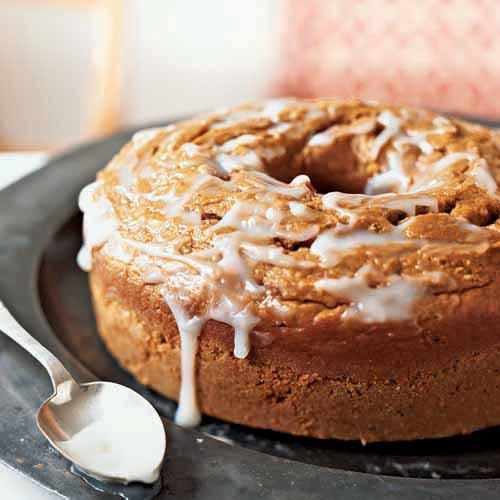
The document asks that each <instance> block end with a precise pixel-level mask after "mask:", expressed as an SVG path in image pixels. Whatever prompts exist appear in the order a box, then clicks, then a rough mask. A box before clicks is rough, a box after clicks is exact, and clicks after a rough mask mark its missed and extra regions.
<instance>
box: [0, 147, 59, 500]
mask: <svg viewBox="0 0 500 500" xmlns="http://www.w3.org/2000/svg"><path fill="white" fill-rule="evenodd" d="M44 161H45V155H44V154H43V153H34V154H16V153H12V154H11V153H9V154H0V188H3V187H4V186H6V185H7V184H9V183H11V182H14V181H15V180H16V179H19V178H20V177H22V176H23V175H26V174H28V173H29V172H32V171H33V170H35V169H37V168H40V167H41V166H42V165H43V163H44ZM33 425H36V424H35V422H33ZM0 498H1V499H2V500H49V499H55V498H60V497H59V496H58V495H55V494H53V493H49V492H48V491H46V490H45V489H43V488H41V487H40V486H38V485H37V484H35V483H34V482H32V481H30V480H29V479H27V478H26V477H24V476H22V475H21V474H19V473H18V472H15V471H13V470H11V469H9V468H8V467H6V466H4V465H2V464H0Z"/></svg>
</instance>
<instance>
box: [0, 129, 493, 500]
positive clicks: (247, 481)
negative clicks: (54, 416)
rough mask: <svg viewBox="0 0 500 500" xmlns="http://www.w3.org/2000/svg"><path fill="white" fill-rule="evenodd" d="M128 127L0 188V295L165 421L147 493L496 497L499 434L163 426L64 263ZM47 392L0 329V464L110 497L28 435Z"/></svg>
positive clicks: (69, 263) (210, 422)
mask: <svg viewBox="0 0 500 500" xmlns="http://www.w3.org/2000/svg"><path fill="white" fill-rule="evenodd" d="M491 125H495V126H498V124H491ZM131 133H132V131H127V132H124V133H121V134H118V135H115V136H113V137H111V138H109V139H105V140H102V141H99V142H95V143H92V144H89V145H87V146H84V147H81V148H79V149H77V150H74V151H72V152H69V153H67V154H65V155H63V156H60V157H58V158H56V159H54V160H52V161H51V162H50V164H49V165H48V166H47V167H45V168H44V169H42V170H41V171H39V172H36V173H34V174H32V175H30V176H29V177H26V178H24V179H22V180H21V181H19V182H18V183H16V184H15V185H13V186H10V187H8V188H7V189H5V190H4V191H3V192H2V193H1V194H0V298H1V299H2V300H3V301H4V302H5V303H6V305H7V306H8V307H10V308H11V310H12V311H13V313H14V314H15V315H16V317H17V318H18V319H19V320H20V321H21V323H23V325H24V326H25V327H26V328H27V329H28V330H29V331H30V332H32V333H33V334H34V335H35V336H36V337H37V338H38V339H39V340H40V341H41V342H42V343H44V344H45V345H46V346H47V347H48V348H50V349H51V350H52V351H53V352H54V353H55V354H56V355H57V356H59V357H60V358H61V360H62V361H63V362H64V363H65V364H66V365H67V366H68V367H69V368H70V370H71V371H72V372H73V373H74V374H75V376H76V377H77V378H78V379H79V380H80V381H86V380H91V379H93V378H95V377H98V378H101V379H105V380H112V381H117V382H120V383H124V384H126V385H129V386H131V387H133V388H134V389H136V390H138V391H140V392H141V393H142V394H144V395H145V396H146V397H147V398H148V399H149V400H150V401H151V402H152V403H153V404H154V405H155V406H156V407H157V409H158V410H159V411H160V413H161V414H162V415H163V416H164V417H165V425H166V430H167V436H168V437H167V439H168V451H167V454H168V458H167V460H166V462H165V466H164V469H163V481H164V488H163V490H162V492H161V493H160V496H159V498H165V499H166V498H180V499H184V498H185V499H190V498H199V499H206V500H209V499H212V498H213V499H226V498H228V499H233V498H236V497H239V498H240V499H241V500H246V499H254V498H273V499H290V500H293V499H306V498H307V499H310V498H342V499H346V500H357V499H360V500H361V499H363V500H364V499H370V500H378V499H384V500H389V499H396V498H398V499H408V500H410V499H412V500H421V499H422V500H423V499H430V498H432V499H467V500H469V499H476V498H477V499H481V500H483V499H485V500H487V499H490V498H491V499H493V498H495V499H497V498H498V497H499V495H500V429H490V430H486V431H482V432H477V433H475V434H473V435H471V436H463V437H456V438H450V439H440V440H432V441H421V442H417V443H395V444H385V445H382V444H378V445H368V446H366V447H362V446H361V445H359V444H357V443H344V442H339V441H335V440H331V441H320V440H313V439H299V438H295V437H290V436H286V435H282V434H278V433H273V432H266V431H257V430H254V429H249V428H247V427H242V426H237V425H232V424H227V423H224V422H221V421H218V420H215V419H209V418H206V419H204V421H203V423H202V425H201V427H200V429H198V430H197V431H194V430H185V429H181V428H179V427H177V426H176V425H174V424H173V423H172V422H171V421H170V418H171V417H172V415H173V412H174V410H175V403H173V402H172V401H169V400H167V399H165V398H163V397H161V396H158V395H156V394H154V393H153V392H151V391H148V390H147V389H145V388H143V387H141V386H140V385H138V384H136V382H135V381H134V380H133V379H132V377H130V376H129V375H128V374H127V373H125V372H124V371H123V370H121V369H120V367H119V366H118V365H117V364H116V363H115V362H114V361H113V359H112V358H111V357H110V356H109V355H108V354H107V352H106V351H105V349H104V347H103V346H102V344H101V342H100V340H99V338H98V336H97V334H96V331H95V324H94V319H93V315H92V309H91V305H90V297H89V292H88V288H87V284H86V276H85V275H84V273H82V272H80V271H79V270H78V269H77V267H76V265H75V255H76V252H77V250H78V248H79V246H80V243H81V238H80V231H81V218H80V216H79V215H78V210H77V207H76V200H77V197H78V193H79V191H80V189H81V188H82V187H83V186H84V185H85V184H87V183H88V182H90V181H91V180H92V179H93V178H94V176H95V173H96V171H97V170H99V169H100V168H101V167H102V166H103V165H104V164H106V163H107V161H108V160H109V159H110V157H111V156H112V155H113V154H114V153H115V152H116V151H117V150H118V149H119V148H120V146H121V145H122V144H124V143H125V142H126V141H127V140H128V138H129V137H130V134H131ZM50 391H51V388H50V384H49V380H48V376H47V375H46V374H45V372H44V371H43V369H42V368H41V367H40V366H39V365H38V364H37V363H36V361H34V360H33V359H32V358H31V357H30V356H29V355H28V354H26V353H25V352H24V351H23V350H22V349H21V348H19V347H17V346H16V345H15V344H13V343H12V342H11V341H10V340H9V339H7V337H4V336H0V401H1V405H0V461H2V462H4V463H5V464H7V465H9V466H10V467H12V468H14V469H17V470H18V471H20V472H21V473H23V474H25V475H28V476H29V477H31V478H32V479H33V480H35V481H37V482H39V483H40V484H41V485H42V486H44V487H46V488H48V489H51V490H53V491H55V492H57V493H59V494H60V495H62V496H63V497H66V498H75V499H83V498H98V499H101V498H102V499H104V498H116V497H112V496H110V495H108V494H104V493H98V492H96V491H95V490H93V489H90V488H89V486H87V485H86V484H85V483H84V482H83V481H82V480H81V479H79V478H78V477H76V476H75V475H73V474H71V473H70V471H69V469H70V464H69V463H68V462H67V461H66V460H65V459H63V458H62V457H60V456H59V455H58V454H57V453H56V452H54V451H53V450H52V449H51V448H50V446H49V445H48V444H47V443H46V442H45V440H44V439H43V438H42V436H41V435H40V434H39V432H38V430H37V429H36V426H35V421H34V415H35V413H36V410H37V409H38V406H39V405H40V404H41V402H42V401H43V400H45V399H46V397H47V396H49V394H50ZM210 436H216V437H218V438H219V440H217V439H213V438H212V437H210ZM220 439H222V440H224V441H225V442H220Z"/></svg>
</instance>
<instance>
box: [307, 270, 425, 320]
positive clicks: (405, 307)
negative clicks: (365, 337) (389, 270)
mask: <svg viewBox="0 0 500 500" xmlns="http://www.w3.org/2000/svg"><path fill="white" fill-rule="evenodd" d="M373 272H374V271H373V268H372V267H371V266H370V264H366V265H365V266H363V267H362V268H360V269H359V270H358V272H357V273H356V274H355V275H354V276H353V277H352V278H349V277H343V278H337V279H331V278H325V279H321V280H318V281H316V283H315V287H316V288H318V289H319V290H323V291H326V292H328V293H329V294H331V295H334V296H336V297H339V298H341V299H348V300H349V301H351V304H350V306H349V307H348V308H347V309H346V310H345V311H344V313H343V317H344V318H355V319H358V320H360V321H364V322H368V323H369V322H378V323H380V322H385V321H396V320H397V321H400V320H404V319H408V318H410V317H411V314H412V311H413V306H414V304H415V302H416V301H417V300H418V299H419V298H421V297H423V296H424V294H425V291H426V286H425V285H423V284H421V283H418V282H416V281H415V280H411V279H408V278H404V277H402V276H400V275H397V274H393V275H390V276H388V277H387V278H386V283H385V285H384V286H380V287H379V288H373V287H371V286H370V285H369V281H368V278H369V276H370V274H372V273H373Z"/></svg>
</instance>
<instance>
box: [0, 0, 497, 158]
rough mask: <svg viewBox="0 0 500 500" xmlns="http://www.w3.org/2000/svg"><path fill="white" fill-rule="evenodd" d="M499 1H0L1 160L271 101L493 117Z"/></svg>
mask: <svg viewBox="0 0 500 500" xmlns="http://www.w3.org/2000/svg"><path fill="white" fill-rule="evenodd" d="M499 32H500V2H498V0H419V1H412V0H356V1H352V0H308V1H305V0H259V1H256V2H248V1H245V0H232V1H231V0H211V1H210V2H204V1H197V0H148V1H144V0H0V33H1V35H0V36H1V41H2V43H0V67H1V68H2V77H1V78H0V117H1V118H0V150H4V151H5V150H10V151H12V150H15V151H18V150H49V151H53V150H57V149H60V148H61V147H66V146H67V145H70V144H74V143H76V142H81V141H84V140H87V139H88V138H91V137H95V136H100V135H104V134H108V133H110V132H112V131H113V130H115V129H118V128H123V127H125V126H128V125H136V124H144V123H147V122H152V121H158V120H167V119H170V118H172V117H178V116H182V115H187V114H189V113H193V112H197V111H202V110H206V109H209V108H211V107H215V106H221V105H228V104H234V103H237V102H241V101H247V100H253V99H258V98H261V97H266V96H275V95H298V96H340V97H351V96H356V97H363V98H370V99H377V100H382V101H386V102H395V103H403V104H409V105H415V106H426V107H431V108H435V109H438V110H443V111H453V112H459V113H465V114H472V115H480V116H483V117H490V118H500V104H499V103H498V102H497V100H498V99H497V96H498V95H499V94H500V37H499V36H498V35H497V33H499Z"/></svg>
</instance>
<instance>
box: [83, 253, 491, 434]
mask: <svg viewBox="0 0 500 500" xmlns="http://www.w3.org/2000/svg"><path fill="white" fill-rule="evenodd" d="M90 282H91V289H92V295H93V300H94V308H95V313H96V317H97V324H98V330H99V333H100V335H101V337H102V339H103V341H104V343H105V344H106V346H107V348H108V349H109V351H110V352H111V353H112V355H113V356H114V357H115V358H116V359H117V360H118V361H119V363H120V364H121V365H122V366H123V367H124V368H125V369H126V370H128V371H129V372H130V373H132V374H133V375H134V376H135V377H136V378H137V379H138V380H139V381H140V382H141V383H142V384H144V385H146V386H148V387H151V388H152V389H154V390H155V391H157V392H159V393H160V394H163V395H165V396H167V397H168V398H172V399H177V396H178V393H179V387H180V341H179V335H178V331H177V326H176V323H175V321H174V318H173V316H172V314H171V313H170V311H169V309H168V306H167V305H166V303H165V301H164V299H163V297H162V296H161V295H160V294H159V293H158V292H156V291H155V289H154V287H152V286H148V285H145V284H144V283H143V282H142V281H141V279H140V277H139V276H138V275H136V274H134V273H133V272H132V271H131V270H130V269H128V268H127V267H126V266H125V265H123V264H122V263H120V262H118V261H115V260H113V259H110V258H109V257H107V256H105V255H101V254H99V253H96V254H95V260H94V267H93V269H92V272H91V275H90ZM482 290H483V291H482V293H483V297H484V296H485V295H484V289H482ZM470 292H473V290H471V291H470ZM281 330H283V329H281ZM289 333H290V335H289V337H290V338H289V340H291V342H288V343H287V342H281V341H280V337H278V336H276V335H274V336H273V335H265V334H263V333H262V332H260V333H254V334H253V335H252V338H251V340H252V350H251V352H250V354H249V356H248V357H247V358H246V359H236V358H235V357H234V356H233V331H232V329H231V328H230V327H229V326H227V325H225V324H222V323H219V322H216V321H208V322H207V323H206V325H205V327H204V329H203V332H202V334H201V336H200V342H199V349H198V353H197V359H196V389H197V398H198V401H199V404H200V407H201V409H202V411H203V413H205V414H208V415H211V416H214V417H217V418H221V419H223V420H227V421H230V422H234V423H238V424H244V425H248V426H251V427H257V428H265V429H272V430H275V431H281V432H286V433H290V434H295V435H300V436H310V437H316V438H336V439H344V440H361V441H362V442H373V441H396V440H412V439H423V438H434V437H444V436H450V435H455V434H461V433H463V434H465V433H469V432H472V431H474V430H476V429H480V428H484V427H489V426H492V425H497V424H499V423H500V376H499V373H500V352H499V348H498V346H497V345H491V346H489V347H488V348H486V349H482V350H479V349H478V350H477V352H473V353H470V354H465V355H464V353H462V352H455V353H454V352H453V345H452V347H451V351H450V349H448V352H447V356H446V357H444V356H441V359H443V358H444V359H443V362H442V363H441V364H439V359H440V357H439V356H437V355H435V356H429V359H430V362H429V363H427V365H425V364H423V363H419V362H418V361H419V356H420V351H419V345H421V344H422V339H421V338H420V339H418V340H415V338H414V337H412V336H410V337H409V339H408V338H407V339H406V342H404V345H405V346H406V349H407V352H408V356H410V357H411V356H412V355H414V358H415V360H416V363H414V364H410V363H407V364H406V366H404V367H403V368H402V367H401V366H399V367H398V365H397V361H398V359H399V358H398V355H397V350H395V351H393V352H387V360H386V362H385V364H384V366H385V368H382V369H378V368H377V366H376V363H371V364H367V365H366V366H365V371H364V373H365V375H364V376H363V370H362V369H360V368H359V366H358V367H355V365H354V364H352V360H351V361H350V365H351V368H352V370H351V373H347V371H348V370H349V363H347V364H345V365H344V366H343V365H342V363H333V364H332V366H330V368H328V366H327V367H326V368H325V366H322V365H321V364H319V363H318V364H316V363H315V359H314V357H310V356H305V357H304V358H302V357H301V356H300V355H299V354H297V353H299V349H298V348H299V347H300V346H297V344H296V343H295V342H294V341H293V340H294V338H293V332H289ZM312 333H314V332H312ZM459 334H460V332H459ZM280 335H281V337H282V338H283V339H284V340H285V341H286V340H287V339H286V337H287V332H286V331H281V333H280ZM382 338H383V337H382ZM315 341H318V342H321V339H315V338H314V335H308V336H307V337H306V338H304V339H303V342H304V343H308V344H309V346H310V344H311V343H312V344H314V343H315ZM412 342H414V343H415V342H418V343H419V344H418V345H417V344H415V346H412ZM380 343H381V344H383V342H382V341H381V342H380ZM464 344H467V342H464ZM287 345H288V346H289V350H288V352H286V351H285V349H286V346H287ZM394 345H395V347H397V345H398V342H396V341H395V342H394ZM304 346H305V344H304ZM369 347H370V346H369V345H367V346H366V349H368V351H369ZM382 347H383V345H382ZM431 347H432V346H431ZM447 347H448V348H450V346H447ZM478 347H480V346H478ZM321 348H323V349H324V351H325V357H328V349H329V347H328V346H325V344H320V345H318V349H321ZM445 348H446V346H445ZM440 349H442V347H441V344H439V343H437V344H435V348H434V350H435V351H439V350H440ZM420 350H421V348H420ZM443 352H446V351H443ZM368 354H369V352H368ZM434 354H436V353H434ZM366 355H367V352H366V350H365V351H363V352H361V351H360V352H359V357H360V359H361V358H362V356H366ZM306 358H308V359H309V362H308V363H306V362H304V359H306ZM446 358H448V359H446ZM292 360H295V361H296V362H293V361H292ZM332 361H334V360H332ZM400 361H401V360H400ZM444 361H446V362H444ZM403 362H404V359H403ZM403 364H404V363H403ZM419 365H420V366H419ZM396 368H398V371H396ZM328 369H329V370H330V374H328V373H326V372H327V371H328ZM342 371H344V373H341V372H342ZM384 371H385V372H389V371H390V372H391V374H390V376H387V375H388V373H384Z"/></svg>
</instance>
